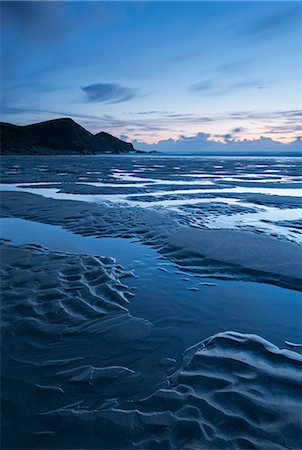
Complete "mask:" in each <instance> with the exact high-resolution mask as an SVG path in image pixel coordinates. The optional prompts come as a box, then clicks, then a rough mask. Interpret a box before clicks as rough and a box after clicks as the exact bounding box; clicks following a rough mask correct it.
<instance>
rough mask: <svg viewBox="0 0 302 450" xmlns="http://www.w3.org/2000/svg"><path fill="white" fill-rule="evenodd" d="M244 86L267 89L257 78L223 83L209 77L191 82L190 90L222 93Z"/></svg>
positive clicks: (206, 93) (212, 93)
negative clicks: (197, 81)
mask: <svg viewBox="0 0 302 450" xmlns="http://www.w3.org/2000/svg"><path fill="white" fill-rule="evenodd" d="M246 88H255V89H267V88H268V86H266V85H265V86H264V85H263V83H262V82H260V81H259V80H243V81H236V82H232V83H224V82H220V81H218V80H216V79H209V80H204V81H201V82H199V83H195V84H193V85H192V86H191V87H190V91H191V92H194V93H203V94H205V95H223V94H229V93H230V92H232V91H237V90H240V89H246Z"/></svg>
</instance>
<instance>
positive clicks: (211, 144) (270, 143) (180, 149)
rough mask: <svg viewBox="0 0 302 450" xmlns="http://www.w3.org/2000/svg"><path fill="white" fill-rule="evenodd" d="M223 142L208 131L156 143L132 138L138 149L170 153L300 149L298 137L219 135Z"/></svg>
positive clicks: (256, 151) (281, 151) (258, 151)
mask: <svg viewBox="0 0 302 450" xmlns="http://www.w3.org/2000/svg"><path fill="white" fill-rule="evenodd" d="M221 137H223V138H224V142H221V141H215V140H212V139H210V134H208V133H202V132H200V133H197V134H196V135H195V136H191V137H186V136H181V137H180V138H179V139H166V140H162V141H159V142H158V143H157V144H146V143H144V142H139V141H136V140H134V141H133V145H134V147H135V148H137V149H138V150H145V151H154V150H155V151H158V152H163V153H171V154H174V153H176V154H196V155H197V154H208V153H221V154H223V153H224V152H226V153H228V152H229V153H232V152H239V153H242V154H245V153H248V152H250V153H264V154H265V153H268V152H279V153H280V154H282V153H283V152H290V151H292V152H298V151H301V150H302V141H301V139H300V138H299V137H297V138H296V139H295V141H293V142H292V143H291V144H282V143H281V142H276V141H274V140H273V139H271V138H268V137H264V136H261V137H260V138H259V139H252V140H249V139H243V140H234V138H233V136H232V135H231V134H225V135H221Z"/></svg>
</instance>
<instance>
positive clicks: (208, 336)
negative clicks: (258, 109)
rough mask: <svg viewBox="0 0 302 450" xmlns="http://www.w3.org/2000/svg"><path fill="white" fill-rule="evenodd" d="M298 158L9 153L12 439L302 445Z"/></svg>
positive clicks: (6, 336)
mask: <svg viewBox="0 0 302 450" xmlns="http://www.w3.org/2000/svg"><path fill="white" fill-rule="evenodd" d="M217 166H219V167H217ZM298 166H299V161H296V160H294V159H284V160H282V159H281V160H278V159H272V160H266V159H265V160H261V159H260V160H259V159H256V158H253V159H241V160H240V159H239V160H236V159H232V158H229V159H228V158H226V159H223V160H220V159H215V158H205V159H200V160H199V161H196V160H192V159H190V158H188V159H177V158H159V157H157V158H156V157H149V158H146V157H145V158H144V157H136V158H135V157H129V158H127V157H120V158H118V157H112V158H109V157H108V158H107V157H105V158H98V157H97V158H86V157H83V158H77V157H74V158H67V157H66V158H60V157H58V158H47V160H46V159H45V158H39V157H36V158H32V157H27V158H14V157H8V158H3V165H2V171H3V173H2V181H3V183H4V185H2V193H1V215H2V221H1V231H2V238H3V239H2V241H1V252H2V258H1V265H2V267H1V268H2V280H3V283H2V326H3V340H2V402H3V403H2V412H3V418H2V423H3V433H2V448H20V449H21V448H28V449H30V448H53V449H56V448H66V449H67V448H99V449H107V448H115V449H131V448H139V449H141V448H146V449H147V448H160V449H166V448H167V449H168V448H192V449H197V448H205V449H207V448H209V449H210V448H215V449H217V448H228V449H229V448H271V449H276V448H280V449H281V448H292V449H295V448H299V445H300V444H299V443H300V442H301V436H302V430H301V419H302V418H301V385H300V382H299V376H300V374H301V362H302V360H301V355H300V354H301V347H300V344H301V319H300V318H301V312H302V310H301V294H300V292H299V290H300V288H301V273H302V271H301V265H302V256H301V244H300V242H301V241H300V233H301V227H300V225H299V223H300V222H299V214H300V209H299V201H300V199H299V191H298V190H299V189H300V185H299V183H300V182H301V180H300V178H299V175H298V173H299V169H298ZM272 170H273V171H274V172H271V171H272ZM247 177H248V179H247ZM83 178H84V179H83ZM230 178H231V179H230ZM238 180H239V181H238ZM253 180H257V187H256V186H255V185H254V184H253V183H254V182H255V181H253ZM261 180H262V181H261ZM263 180H267V181H263ZM190 181H191V183H189V182H190ZM201 181H205V183H201ZM192 182H193V183H192ZM173 183H174V184H173ZM261 183H262V185H261V186H260V187H259V184H261ZM265 183H268V184H266V185H265ZM293 183H294V185H293ZM97 184H99V185H97ZM171 188H172V190H173V192H174V193H173V197H171V195H172V194H171ZM10 189H11V190H10ZM196 190H197V191H196ZM255 190H257V192H258V190H259V193H256V192H255ZM261 190H262V192H260V191H261ZM184 191H185V192H184ZM169 192H170V193H169ZM295 194H296V195H295ZM168 196H170V200H169V202H170V203H167V197H168ZM165 197H166V198H165ZM188 197H189V198H191V202H192V203H191V205H190V204H188V202H187V200H188ZM150 198H152V201H151V202H150V201H149V199H150ZM219 198H220V199H222V200H225V202H224V201H219V200H218V199H219ZM194 200H195V201H194ZM199 202H200V203H199ZM154 203H156V204H154ZM199 205H202V206H200V207H199ZM270 208H271V209H270ZM281 211H283V213H281ZM290 211H291V212H290ZM265 212H267V213H268V214H271V220H270V221H267V222H262V226H261V220H263V217H262V219H261V214H263V213H265ZM274 213H275V217H274ZM251 214H254V215H255V214H256V217H255V216H254V217H253V220H251V221H248V220H247V219H248V217H249V216H250V215H251ZM236 215H238V216H240V217H241V219H242V220H241V222H238V221H237V219H236V218H235V219H233V221H231V222H230V223H229V227H228V229H224V228H221V226H220V225H219V223H217V222H215V220H216V221H217V220H219V218H220V217H222V216H226V217H230V218H231V219H232V218H234V217H236ZM257 215H259V218H258V216H257ZM281 219H282V220H281ZM229 330H231V331H229ZM280 348H283V349H284V348H285V349H286V350H280ZM16 428H17V429H18V434H16V433H15V429H16Z"/></svg>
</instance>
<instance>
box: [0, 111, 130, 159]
mask: <svg viewBox="0 0 302 450" xmlns="http://www.w3.org/2000/svg"><path fill="white" fill-rule="evenodd" d="M0 133H1V153H2V154H3V155H12V154H20V155H26V154H28V155H32V154H46V155H48V154H49V155H60V154H64V155H67V154H71V155H72V154H74V155H79V154H99V153H129V152H135V149H134V148H133V145H132V144H131V143H129V142H124V141H122V140H120V139H118V138H116V137H114V136H111V135H110V134H108V133H105V132H101V133H98V134H96V135H93V134H92V133H90V132H89V131H87V130H85V128H83V127H82V126H81V125H79V124H78V123H76V122H74V120H72V119H69V118H66V119H65V118H64V119H54V120H49V121H47V122H40V123H35V124H32V125H26V126H18V125H12V124H9V123H3V122H2V123H0Z"/></svg>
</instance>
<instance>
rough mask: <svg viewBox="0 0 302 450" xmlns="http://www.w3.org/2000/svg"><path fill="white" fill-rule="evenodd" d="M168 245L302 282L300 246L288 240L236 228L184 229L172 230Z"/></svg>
mask: <svg viewBox="0 0 302 450" xmlns="http://www.w3.org/2000/svg"><path fill="white" fill-rule="evenodd" d="M168 241H169V243H170V244H171V246H173V247H175V249H176V248H178V249H179V251H181V252H182V253H187V255H192V257H195V258H196V257H197V256H201V257H203V258H207V259H210V260H214V261H220V262H223V263H225V264H233V265H235V266H240V267H242V268H246V269H250V270H254V271H258V272H268V273H270V274H273V275H276V276H278V275H279V276H280V277H282V278H283V277H284V278H292V279H293V280H294V279H295V280H296V282H297V283H298V280H301V281H302V251H301V247H300V246H299V245H297V244H294V243H291V242H283V241H281V240H278V239H274V238H271V237H269V236H264V235H262V234H255V233H251V232H246V231H237V230H203V229H191V228H185V229H183V230H180V231H177V232H175V233H171V235H170V236H169V237H168Z"/></svg>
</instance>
